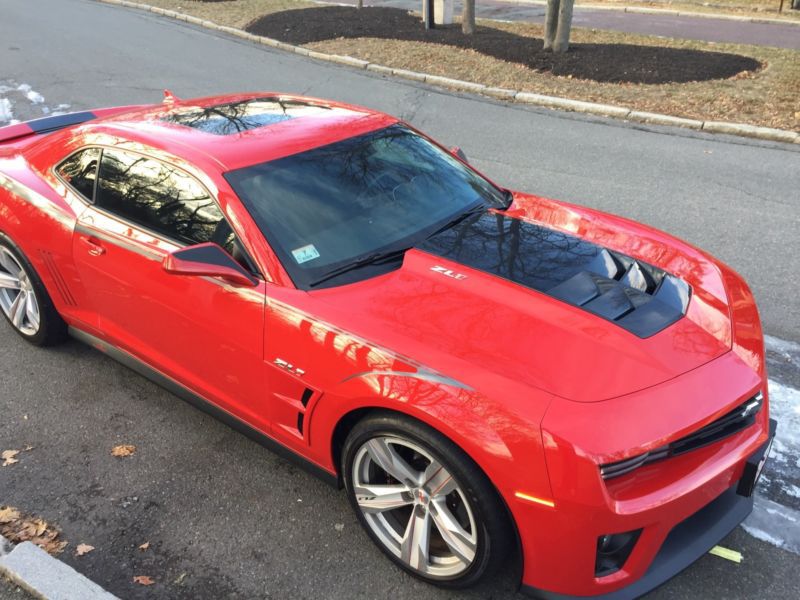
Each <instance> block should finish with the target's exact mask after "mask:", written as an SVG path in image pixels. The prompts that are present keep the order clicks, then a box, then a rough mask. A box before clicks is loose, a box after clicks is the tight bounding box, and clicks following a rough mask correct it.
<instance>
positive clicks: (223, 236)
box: [94, 149, 234, 252]
mask: <svg viewBox="0 0 800 600" xmlns="http://www.w3.org/2000/svg"><path fill="white" fill-rule="evenodd" d="M94 201H95V205H96V206H97V207H99V208H102V209H103V210H106V211H108V212H111V213H113V214H115V215H118V216H120V217H122V218H124V219H126V220H128V221H131V222H133V223H136V224H138V225H141V226H143V227H146V228H147V229H150V230H152V231H154V232H156V233H159V234H162V235H164V236H166V237H168V238H171V239H174V240H176V241H179V242H183V243H186V244H201V243H204V242H215V243H217V244H219V245H220V246H222V247H223V248H225V249H226V250H227V251H228V252H231V251H232V244H233V241H234V236H233V232H232V231H231V228H230V227H229V226H228V224H227V222H226V221H225V219H224V217H223V215H222V211H220V209H219V207H218V206H217V204H216V202H215V201H214V199H213V198H211V196H210V195H209V194H208V192H206V190H205V188H204V187H203V186H202V185H200V183H199V182H197V181H196V180H195V179H194V178H193V177H191V176H190V175H189V174H187V173H185V172H183V171H181V170H180V169H177V168H176V167H173V166H171V165H168V164H166V163H163V162H161V161H158V160H154V159H151V158H148V157H146V156H142V155H141V154H134V153H132V152H124V151H120V150H108V149H107V150H103V155H102V158H101V159H100V169H99V172H98V178H97V190H96V192H95V198H94Z"/></svg>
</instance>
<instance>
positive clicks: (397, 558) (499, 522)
mask: <svg viewBox="0 0 800 600" xmlns="http://www.w3.org/2000/svg"><path fill="white" fill-rule="evenodd" d="M342 473H343V478H344V483H345V488H346V490H347V495H348V498H349V500H350V503H351V505H352V507H353V510H355V512H356V515H357V517H358V519H359V521H360V522H361V524H362V525H363V527H364V528H365V529H366V531H367V533H368V534H369V536H370V537H371V538H372V540H373V541H374V542H375V544H377V545H378V547H379V548H381V550H383V551H384V553H386V554H387V555H388V556H389V558H391V559H392V561H394V562H395V563H396V564H397V565H399V566H400V567H402V568H403V569H405V570H406V571H408V572H409V573H411V574H412V575H414V576H416V577H418V578H420V579H422V580H424V581H427V582H429V583H433V584H436V585H439V586H443V587H449V588H463V587H467V586H471V585H474V584H476V583H477V582H478V581H479V580H480V579H482V578H484V577H485V576H487V575H488V574H490V573H492V572H494V571H495V570H496V569H497V568H498V567H499V566H500V564H501V563H502V562H503V559H504V558H505V555H506V553H507V551H508V549H509V548H511V547H512V546H513V544H514V538H513V534H512V531H511V528H510V526H509V523H508V519H507V516H506V511H505V507H504V506H503V504H502V501H501V500H500V498H499V496H498V494H497V491H496V490H495V489H494V487H493V486H492V485H491V483H490V482H489V480H488V479H487V478H486V476H485V475H484V473H483V472H482V471H481V470H480V469H479V468H478V467H477V465H475V463H474V462H473V461H472V460H471V459H470V458H469V457H468V456H467V455H466V454H465V453H464V452H463V451H462V450H461V449H460V448H458V447H457V446H456V445H455V444H453V443H452V442H451V441H450V440H448V439H447V438H445V437H444V436H443V435H441V434H440V433H439V432H437V431H436V430H434V429H432V428H430V427H428V426H426V425H424V424H422V423H420V422H418V421H415V420H413V419H411V418H408V417H405V416H403V415H399V414H393V413H380V414H375V415H372V416H368V417H366V418H365V419H364V420H362V421H360V422H359V423H358V424H356V426H355V427H354V428H353V429H352V431H351V432H350V434H349V435H348V437H347V440H346V441H345V444H344V448H343V452H342Z"/></svg>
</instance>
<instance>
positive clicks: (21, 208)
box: [0, 94, 775, 598]
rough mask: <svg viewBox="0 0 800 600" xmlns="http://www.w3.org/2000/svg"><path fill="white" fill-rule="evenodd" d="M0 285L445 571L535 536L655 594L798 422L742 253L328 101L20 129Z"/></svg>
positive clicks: (598, 577) (552, 578) (580, 567)
mask: <svg viewBox="0 0 800 600" xmlns="http://www.w3.org/2000/svg"><path fill="white" fill-rule="evenodd" d="M0 308H2V312H3V313H4V314H5V316H6V318H7V319H8V321H9V323H10V324H11V326H12V327H13V328H14V329H15V330H16V331H17V332H18V333H19V334H20V335H21V336H22V337H23V338H24V339H26V340H28V341H29V342H32V343H34V344H39V345H46V344H51V343H55V342H58V341H60V340H62V339H63V338H64V337H65V336H67V335H68V334H71V335H72V336H74V337H76V338H78V339H80V340H83V341H86V342H88V343H89V344H91V345H92V346H94V347H95V348H98V349H99V350H101V351H103V352H106V353H107V354H109V355H110V356H112V357H114V358H115V359H117V360H119V361H121V362H123V363H124V364H126V365H128V366H130V367H131V368H133V369H136V370H137V371H139V372H141V373H142V374H144V375H146V376H148V377H150V378H152V379H154V380H156V381H157V382H159V383H161V384H162V385H164V386H166V387H167V388H169V389H170V390H172V391H174V392H175V393H176V394H177V395H179V396H181V397H183V398H185V399H187V400H190V401H192V402H194V403H196V404H197V405H198V406H201V407H202V408H204V410H207V411H209V412H211V413H213V414H215V415H216V416H218V417H219V418H221V419H224V420H225V421H226V422H228V423H229V424H231V425H233V426H236V427H237V428H239V429H241V430H243V431H244V432H246V433H247V434H248V435H250V436H252V437H253V438H255V439H257V440H259V441H261V442H262V443H264V444H265V445H267V446H269V447H271V448H273V449H275V450H277V451H279V452H281V453H283V454H285V455H287V456H289V457H292V458H294V459H296V460H297V461H299V462H300V463H301V464H302V465H304V466H305V467H307V468H308V469H309V470H311V471H312V472H314V473H316V474H318V475H320V476H321V477H323V478H324V479H326V480H328V481H329V482H331V483H332V484H333V485H340V486H343V487H344V488H345V490H346V493H347V496H348V498H349V500H350V502H351V504H352V507H353V509H354V510H355V513H356V514H357V516H358V518H359V520H360V521H361V523H362V524H363V526H364V528H365V530H366V532H367V533H368V534H369V536H370V537H371V538H372V540H373V541H374V542H375V543H376V544H377V546H378V547H379V548H380V549H381V550H383V551H384V552H385V553H386V554H387V555H388V556H389V558H390V559H391V560H393V561H394V562H395V563H397V564H398V565H399V566H400V567H402V568H403V569H405V570H407V571H408V572H410V573H412V574H414V575H416V576H417V577H420V578H421V579H423V580H425V581H428V582H431V583H435V584H439V585H442V586H446V587H464V586H468V585H471V584H474V583H476V582H477V581H478V580H480V579H482V578H485V577H486V576H487V575H489V573H491V572H492V571H493V570H495V569H496V568H497V567H498V566H499V565H501V564H503V563H504V562H505V561H507V560H509V559H510V558H511V557H512V556H513V557H514V558H516V559H517V560H519V561H520V562H521V565H522V586H523V588H524V589H525V590H526V591H529V592H532V593H534V594H538V595H540V596H543V597H545V598H564V597H568V596H601V595H602V596H603V597H608V598H630V597H635V596H639V595H641V594H643V593H645V592H647V591H649V590H650V589H652V588H654V587H655V586H657V585H659V584H660V583H662V582H664V581H665V580H667V579H668V578H670V577H671V576H673V575H675V574H676V573H677V572H679V571H680V570H682V569H683V568H685V567H686V566H688V565H689V564H690V563H691V562H692V561H694V560H696V559H697V558H698V557H700V556H701V555H702V554H704V553H705V552H707V551H708V550H709V549H710V548H711V547H712V546H714V545H715V544H716V543H717V542H718V541H719V540H720V539H722V538H723V537H724V536H725V535H727V534H728V533H729V532H730V531H731V530H732V529H733V528H734V527H735V526H736V525H737V524H738V523H740V522H741V521H742V520H743V519H744V518H745V516H746V515H747V514H748V513H749V512H750V510H751V508H752V493H753V488H754V486H755V483H756V481H757V479H758V475H759V473H760V469H761V467H762V466H763V462H764V460H765V458H766V456H767V454H768V445H769V442H770V440H771V439H772V435H773V434H774V429H775V423H774V421H770V419H769V415H768V405H767V397H768V394H767V379H766V374H765V366H764V348H763V340H762V332H761V325H760V322H759V317H758V313H757V310H756V306H755V304H754V301H753V297H752V295H751V293H750V291H749V289H748V287H747V285H746V284H745V283H744V281H742V279H741V277H739V276H738V275H737V274H736V273H735V272H733V271H732V270H731V269H730V268H729V267H727V266H726V265H724V264H722V263H721V262H719V261H717V260H715V259H714V258H712V257H711V256H709V255H708V254H706V253H705V252H703V251H701V250H698V249H697V248H694V247H692V246H690V245H688V244H686V243H685V242H682V241H680V240H677V239H675V238H673V237H671V236H669V235H666V234H664V233H661V232H659V231H656V230H654V229H651V228H649V227H646V226H643V225H640V224H637V223H634V222H631V221H628V220H626V219H623V218H620V217H616V216H612V215H608V214H604V213H601V212H598V211H594V210H590V209H587V208H583V207H580V206H575V205H571V204H567V203H564V202H559V201H555V200H549V199H545V198H541V197H537V196H532V195H529V194H523V193H519V192H512V191H509V190H507V189H504V188H502V187H499V186H497V185H496V184H495V183H493V182H491V181H490V180H489V179H487V178H486V177H484V176H483V175H481V174H480V173H479V172H477V171H476V170H475V169H474V168H472V167H471V166H469V164H468V163H467V161H466V159H465V157H464V156H463V154H462V153H461V152H460V151H456V150H447V149H445V148H443V147H442V146H441V145H439V144H437V143H436V142H435V141H433V140H431V139H430V138H428V137H427V136H425V135H424V134H422V133H420V132H419V131H417V130H415V129H414V128H413V127H411V126H410V125H408V124H406V123H403V122H402V121H399V120H398V119H396V118H393V117H390V116H388V115H386V114H382V113H379V112H374V111H371V110H366V109H363V108H360V107H355V106H349V105H344V104H339V103H335V102H327V101H321V100H316V99H310V98H303V97H296V96H288V95H275V94H247V95H231V96H223V97H213V98H203V99H198V100H189V101H183V100H179V99H177V98H175V97H174V96H172V95H171V94H168V95H167V97H166V99H165V101H164V102H163V103H161V104H156V105H147V106H128V107H121V108H110V109H102V110H96V111H92V112H83V113H72V114H66V115H60V116H52V117H48V118H44V119H39V120H36V121H29V122H26V123H19V124H16V125H11V126H8V127H4V128H0Z"/></svg>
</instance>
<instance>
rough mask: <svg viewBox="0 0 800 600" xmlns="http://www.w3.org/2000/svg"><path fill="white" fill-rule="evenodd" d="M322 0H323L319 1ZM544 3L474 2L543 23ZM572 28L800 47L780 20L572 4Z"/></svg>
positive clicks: (411, 1) (408, 2)
mask: <svg viewBox="0 0 800 600" xmlns="http://www.w3.org/2000/svg"><path fill="white" fill-rule="evenodd" d="M323 1H325V0H323ZM331 3H332V4H355V3H356V2H355V0H331ZM364 4H365V5H367V6H393V7H397V8H406V9H409V10H420V7H421V5H422V2H421V0H366V2H364ZM454 7H455V8H454V14H455V15H460V14H461V7H462V2H461V1H460V0H456V2H455V5H454ZM545 10H546V8H545V6H543V5H541V4H520V3H517V2H503V1H502V0H481V1H480V2H476V4H475V13H476V15H477V16H478V18H483V19H499V20H503V21H530V22H533V23H544V15H545ZM572 22H573V25H574V26H575V27H586V28H591V29H611V30H614V31H626V32H628V33H641V34H644V35H660V36H663V37H671V38H681V39H688V40H705V41H708V42H734V43H737V44H756V45H759V46H775V47H778V48H793V49H800V26H797V25H790V24H789V25H784V24H781V23H749V22H743V21H733V20H730V19H712V18H707V17H683V16H681V17H679V16H673V15H659V14H639V13H627V12H623V11H617V10H597V9H591V8H582V7H580V6H577V7H575V12H574V16H573V21H572Z"/></svg>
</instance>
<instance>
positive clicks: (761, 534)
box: [742, 522, 783, 548]
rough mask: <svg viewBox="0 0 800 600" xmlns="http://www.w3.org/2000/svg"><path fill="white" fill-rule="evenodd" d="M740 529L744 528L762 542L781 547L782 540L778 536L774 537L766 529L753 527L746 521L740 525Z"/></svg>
mask: <svg viewBox="0 0 800 600" xmlns="http://www.w3.org/2000/svg"><path fill="white" fill-rule="evenodd" d="M742 529H744V530H745V531H746V532H747V533H749V534H750V535H752V536H753V537H754V538H756V539H757V540H761V541H762V542H767V543H768V544H772V545H773V546H777V547H778V548H781V547H783V540H782V539H780V538H774V537H772V536H771V535H770V534H768V533H767V532H766V531H762V530H760V529H759V528H758V527H753V526H751V525H748V524H747V523H746V522H745V523H744V524H743V525H742Z"/></svg>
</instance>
